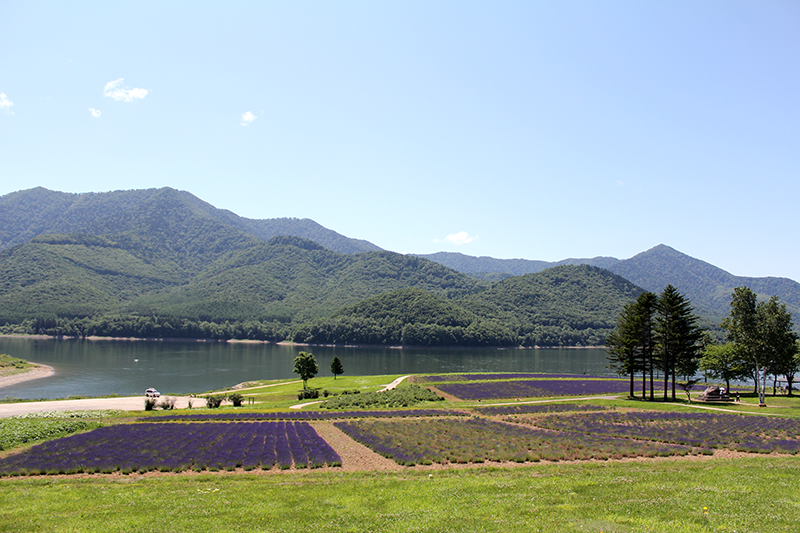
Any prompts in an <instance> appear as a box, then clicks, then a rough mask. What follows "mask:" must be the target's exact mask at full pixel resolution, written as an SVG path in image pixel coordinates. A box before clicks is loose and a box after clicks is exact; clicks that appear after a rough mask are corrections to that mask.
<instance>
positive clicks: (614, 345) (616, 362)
mask: <svg viewBox="0 0 800 533" xmlns="http://www.w3.org/2000/svg"><path fill="white" fill-rule="evenodd" d="M636 312H637V306H636V302H631V303H629V304H627V305H625V307H624V308H623V309H622V312H621V313H620V315H619V319H618V320H617V327H616V328H615V329H614V331H612V332H611V334H610V335H609V336H608V337H607V338H606V342H605V344H606V346H608V348H606V353H607V354H608V362H609V366H610V367H611V368H612V369H614V370H616V372H617V373H618V374H619V375H621V376H622V375H627V376H630V384H631V390H630V397H631V398H633V396H634V390H633V389H634V387H633V378H634V375H635V374H636V371H637V370H638V369H639V367H638V366H637V360H636V348H637V346H638V340H637V335H636V333H637V327H636V326H637V321H636Z"/></svg>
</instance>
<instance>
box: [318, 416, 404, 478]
mask: <svg viewBox="0 0 800 533" xmlns="http://www.w3.org/2000/svg"><path fill="white" fill-rule="evenodd" d="M314 429H315V430H316V431H317V433H318V434H319V436H320V437H322V438H323V439H325V442H327V443H328V444H330V445H331V447H332V448H333V449H334V450H336V453H338V454H339V457H341V458H342V470H345V471H348V472H350V471H356V470H383V471H386V470H402V469H403V468H405V467H403V466H400V465H399V464H397V463H395V462H394V461H393V460H391V459H387V458H386V457H384V456H382V455H378V454H377V453H375V452H373V451H372V450H370V449H369V448H367V447H366V446H364V445H363V444H361V443H358V442H356V441H354V440H353V439H351V438H350V437H348V436H347V435H345V434H344V432H343V431H342V430H340V429H339V428H337V427H336V426H334V425H333V422H320V423H315V424H314Z"/></svg>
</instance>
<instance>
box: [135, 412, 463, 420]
mask: <svg viewBox="0 0 800 533" xmlns="http://www.w3.org/2000/svg"><path fill="white" fill-rule="evenodd" d="M420 416H466V413H463V412H460V411H452V410H447V409H394V410H389V411H290V412H285V413H192V414H189V415H166V416H151V417H147V418H141V419H140V420H147V421H148V422H175V421H187V420H197V421H212V420H216V421H224V420H336V419H342V418H361V417H370V418H402V417H420Z"/></svg>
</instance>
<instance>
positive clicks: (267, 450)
mask: <svg viewBox="0 0 800 533" xmlns="http://www.w3.org/2000/svg"><path fill="white" fill-rule="evenodd" d="M276 464H277V465H278V467H279V468H290V467H291V466H292V465H293V464H294V465H295V466H297V467H298V468H302V467H312V468H313V467H317V466H323V465H326V464H327V465H329V466H340V465H341V458H340V457H339V456H338V455H337V454H336V452H335V451H334V450H333V449H332V448H331V447H330V446H329V445H328V444H327V443H326V442H325V441H324V440H323V439H322V438H321V437H319V435H318V434H317V432H316V431H314V429H313V428H312V427H311V426H310V425H309V424H308V423H307V422H250V423H217V424H191V423H189V424H147V423H144V424H125V425H117V426H107V427H104V428H100V429H97V430H94V431H91V432H88V433H83V434H79V435H72V436H70V437H65V438H62V439H58V440H54V441H49V442H46V443H43V444H39V445H37V446H33V447H31V448H30V449H28V450H26V451H24V452H21V453H18V454H16V455H11V456H8V457H5V458H3V459H0V475H19V474H57V473H67V474H69V473H79V472H89V473H93V472H103V473H110V472H114V471H120V472H123V473H129V472H133V471H139V472H144V471H149V470H161V471H174V472H180V471H184V470H188V469H193V470H205V469H208V470H233V469H235V468H237V467H242V468H245V469H249V470H252V469H254V468H258V467H259V466H260V467H261V468H262V469H270V468H272V467H273V466H274V465H276Z"/></svg>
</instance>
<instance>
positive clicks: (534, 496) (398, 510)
mask: <svg viewBox="0 0 800 533" xmlns="http://www.w3.org/2000/svg"><path fill="white" fill-rule="evenodd" d="M0 502H2V506H1V507H0V531H20V532H23V531H24V532H37V531H42V532H45V531H47V532H61V531H93V532H97V531H141V532H148V531H153V532H158V533H169V532H179V531H194V532H204V531H208V532H212V531H213V532H215V533H224V532H244V531H248V532H251V531H263V532H266V531H270V532H273V531H274V532H278V531H287V532H288V531H303V530H306V531H331V532H333V531H335V532H342V531H392V532H394V531H397V532H411V531H425V532H436V531H441V532H454V531H503V532H508V531H548V532H569V531H595V532H598V531H603V532H634V531H635V532H639V531H664V532H673V533H680V532H686V533H690V532H691V533H697V532H705V531H708V532H711V531H727V532H760V531H763V532H780V531H797V528H798V524H799V523H800V513H798V511H799V510H800V458H798V457H775V456H765V457H754V458H744V459H735V460H727V459H709V460H677V461H672V460H667V461H646V462H628V463H612V462H603V463H585V464H550V465H544V464H540V465H531V466H524V467H519V468H491V467H483V468H473V469H455V470H408V471H405V472H399V473H397V472H393V473H380V472H370V473H345V472H336V471H335V470H333V471H326V472H321V471H314V472H301V473H289V474H279V475H250V474H243V475H234V474H215V475H212V474H205V475H182V476H156V477H137V476H125V477H118V478H112V477H105V478H103V477H99V476H98V477H93V478H82V479H78V478H72V479H64V478H61V479H53V478H49V479H48V478H20V479H5V480H3V481H2V482H0Z"/></svg>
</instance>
